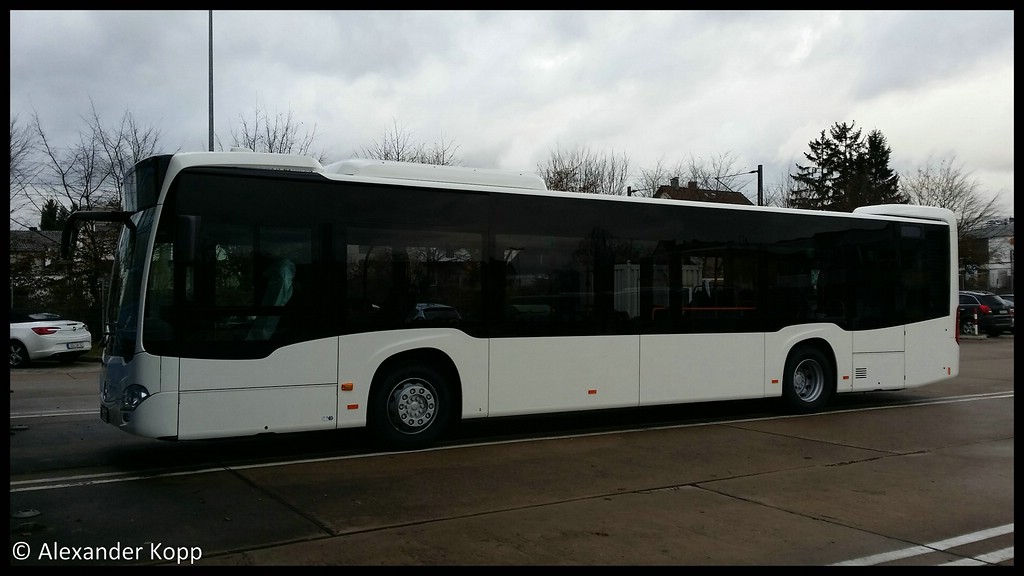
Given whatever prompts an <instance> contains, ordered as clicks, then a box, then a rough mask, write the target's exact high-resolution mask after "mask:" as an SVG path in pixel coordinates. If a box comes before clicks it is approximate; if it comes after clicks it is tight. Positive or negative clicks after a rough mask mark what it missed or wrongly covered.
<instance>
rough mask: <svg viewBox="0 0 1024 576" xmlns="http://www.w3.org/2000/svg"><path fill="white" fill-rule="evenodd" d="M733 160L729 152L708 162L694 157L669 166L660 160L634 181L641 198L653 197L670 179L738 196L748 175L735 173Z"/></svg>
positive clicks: (713, 157) (741, 172) (748, 173)
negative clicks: (725, 191)
mask: <svg viewBox="0 0 1024 576" xmlns="http://www.w3.org/2000/svg"><path fill="white" fill-rule="evenodd" d="M735 163H736V159H735V157H734V156H733V154H732V153H731V152H726V153H723V154H719V155H717V156H712V157H711V158H710V159H708V160H704V159H702V158H699V157H694V156H693V155H692V154H691V155H690V156H689V158H687V159H686V160H681V161H679V162H676V163H675V164H674V165H672V166H668V165H666V164H665V163H664V161H662V160H659V161H658V162H657V164H655V166H654V167H653V168H650V169H642V170H641V171H640V177H639V178H638V179H637V180H636V181H635V185H636V188H635V189H636V190H637V191H638V192H639V194H637V195H640V196H653V195H654V194H656V193H657V192H658V188H660V187H662V186H665V185H667V184H668V183H669V182H670V181H671V180H672V179H674V178H678V179H679V182H681V183H689V182H693V183H694V184H695V185H696V186H697V187H698V188H700V189H701V190H728V191H730V192H738V191H739V189H740V188H742V187H743V186H744V185H745V184H746V182H745V181H744V178H745V177H746V178H749V175H750V174H751V172H750V171H740V172H737V169H736V168H735Z"/></svg>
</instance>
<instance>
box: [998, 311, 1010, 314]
mask: <svg viewBox="0 0 1024 576" xmlns="http://www.w3.org/2000/svg"><path fill="white" fill-rule="evenodd" d="M999 313H1000V314H1009V312H1007V311H1006V310H1000V311H999Z"/></svg>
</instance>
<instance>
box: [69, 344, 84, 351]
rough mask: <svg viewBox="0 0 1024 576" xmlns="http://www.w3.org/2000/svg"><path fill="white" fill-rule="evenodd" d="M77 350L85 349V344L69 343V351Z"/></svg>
mask: <svg viewBox="0 0 1024 576" xmlns="http://www.w3.org/2000/svg"><path fill="white" fill-rule="evenodd" d="M77 348H85V342H68V350H75V349H77Z"/></svg>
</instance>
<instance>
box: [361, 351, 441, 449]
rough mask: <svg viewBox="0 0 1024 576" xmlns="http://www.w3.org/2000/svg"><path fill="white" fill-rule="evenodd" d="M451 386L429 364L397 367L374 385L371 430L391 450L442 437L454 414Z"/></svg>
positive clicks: (370, 418) (375, 437) (423, 443)
mask: <svg viewBox="0 0 1024 576" xmlns="http://www.w3.org/2000/svg"><path fill="white" fill-rule="evenodd" d="M451 405H452V397H451V392H450V388H449V386H448V384H447V382H446V380H445V378H444V376H442V375H441V373H440V372H438V371H437V370H435V369H434V368H432V367H430V366H424V365H419V366H417V365H411V366H402V367H397V368H395V369H393V370H391V371H389V372H386V373H384V374H383V375H382V377H381V379H380V380H379V381H378V382H377V383H376V384H375V385H374V388H373V390H372V392H371V397H370V411H369V414H368V418H369V428H370V434H371V435H372V437H373V439H374V440H375V441H376V442H377V443H378V444H380V445H381V447H383V448H386V449H389V450H417V449H420V448H426V447H428V446H430V445H432V444H433V443H434V442H436V441H437V440H438V438H440V437H441V434H442V433H443V431H444V429H445V427H446V425H447V423H448V420H449V419H450V415H451Z"/></svg>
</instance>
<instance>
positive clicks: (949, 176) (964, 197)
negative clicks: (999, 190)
mask: <svg viewBox="0 0 1024 576" xmlns="http://www.w3.org/2000/svg"><path fill="white" fill-rule="evenodd" d="M901 184H902V190H903V192H904V193H906V194H907V195H908V196H909V197H910V201H911V203H913V204H919V205H926V206H939V207H942V208H948V209H950V210H952V211H953V212H954V213H955V214H956V216H957V225H958V226H957V227H958V230H959V232H960V237H961V238H963V237H964V235H966V234H969V233H970V232H973V231H974V230H977V229H978V228H979V227H981V226H984V225H985V224H986V223H988V221H989V220H993V219H996V218H999V217H1000V216H1001V214H999V211H998V209H997V208H996V200H997V199H998V198H997V197H993V198H991V199H988V200H986V199H985V198H983V197H982V195H981V191H980V189H979V187H980V183H979V182H978V180H977V179H976V178H974V177H973V176H972V175H971V173H970V172H965V171H964V167H963V165H962V164H958V163H957V161H956V155H952V156H950V157H948V158H943V159H941V160H939V161H938V163H937V164H936V162H935V160H934V159H933V158H929V159H928V161H927V162H926V163H925V165H924V166H921V167H919V168H918V169H917V170H916V171H915V172H914V173H913V174H904V175H903V176H902V177H901Z"/></svg>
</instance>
